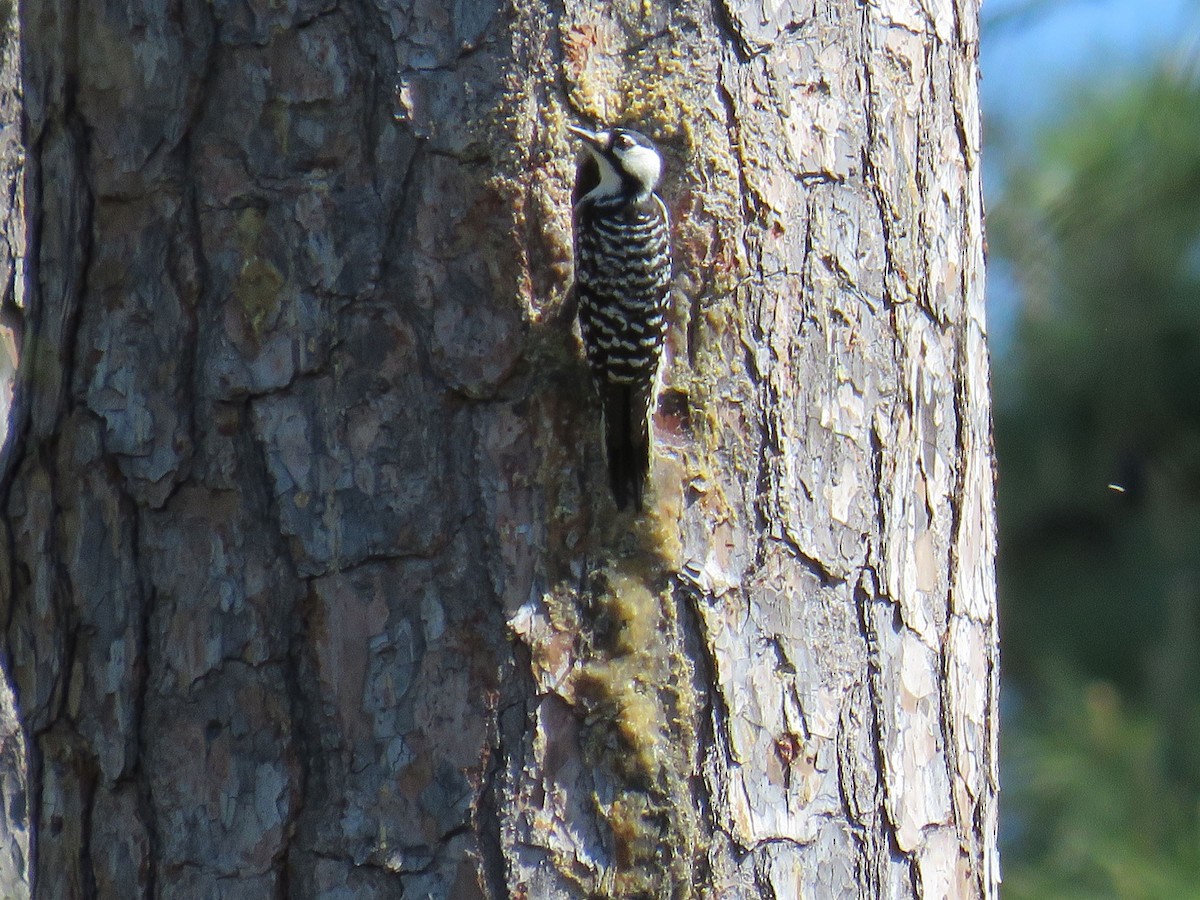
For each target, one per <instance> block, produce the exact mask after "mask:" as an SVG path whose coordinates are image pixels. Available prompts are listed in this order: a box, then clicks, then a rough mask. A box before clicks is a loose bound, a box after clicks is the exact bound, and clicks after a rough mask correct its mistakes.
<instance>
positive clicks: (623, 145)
mask: <svg viewBox="0 0 1200 900" xmlns="http://www.w3.org/2000/svg"><path fill="white" fill-rule="evenodd" d="M613 144H614V145H615V146H616V148H617V149H618V150H628V149H629V148H630V147H632V146H633V138H631V137H630V136H629V135H627V134H618V135H617V139H616V140H615V141H613Z"/></svg>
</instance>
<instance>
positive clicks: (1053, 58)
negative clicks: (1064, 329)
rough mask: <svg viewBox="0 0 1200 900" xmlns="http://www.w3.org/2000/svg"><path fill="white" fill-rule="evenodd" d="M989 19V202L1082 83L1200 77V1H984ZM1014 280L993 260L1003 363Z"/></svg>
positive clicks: (997, 342) (1015, 304)
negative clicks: (1012, 160)
mask: <svg viewBox="0 0 1200 900" xmlns="http://www.w3.org/2000/svg"><path fill="white" fill-rule="evenodd" d="M982 22H983V40H982V48H981V51H980V54H981V59H980V64H981V66H982V68H983V82H982V85H981V88H980V90H981V92H982V97H981V99H982V102H983V114H984V118H985V121H986V125H987V129H986V130H985V132H984V134H985V138H986V139H987V140H988V143H987V144H985V146H984V157H983V158H984V166H983V176H984V194H985V196H986V197H988V198H992V197H994V196H995V195H996V193H997V188H998V187H999V186H1000V183H1001V176H1002V173H1003V171H1004V154H1005V153H1006V152H1015V153H1019V152H1020V151H1021V149H1022V148H1029V147H1032V146H1034V144H1035V143H1036V139H1035V134H1036V131H1037V128H1038V126H1039V125H1040V124H1042V123H1045V122H1047V121H1050V120H1052V119H1053V118H1054V117H1055V115H1056V114H1057V113H1058V111H1059V110H1060V109H1061V108H1062V104H1063V103H1066V102H1070V95H1071V91H1072V90H1073V89H1075V88H1076V87H1077V86H1079V85H1103V84H1104V83H1105V82H1114V81H1119V80H1120V79H1121V78H1123V77H1127V76H1129V75H1130V74H1133V73H1136V72H1137V71H1138V70H1140V69H1146V68H1149V67H1153V66H1157V65H1161V64H1162V63H1163V62H1164V61H1167V62H1168V63H1169V64H1174V65H1176V66H1187V67H1188V68H1189V70H1190V71H1191V72H1193V73H1195V74H1196V76H1197V77H1200V0H986V2H985V3H984V5H983V13H982ZM1197 115H1200V110H1197ZM1012 276H1013V273H1012V272H1011V270H1009V269H1007V268H1006V263H1005V261H1004V260H1002V259H1000V258H998V257H997V256H992V257H991V259H990V260H989V263H988V300H987V305H988V323H989V331H990V332H991V337H992V341H991V347H992V354H993V357H994V358H995V361H996V364H997V366H998V367H999V366H1002V365H1003V362H1004V358H1005V356H1006V351H1007V350H1008V349H1009V347H1010V346H1011V340H1012V336H1013V327H1014V325H1015V323H1016V319H1017V313H1018V310H1019V307H1020V294H1019V290H1018V288H1017V285H1016V282H1015V281H1014V279H1013V277H1012Z"/></svg>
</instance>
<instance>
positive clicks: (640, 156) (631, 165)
mask: <svg viewBox="0 0 1200 900" xmlns="http://www.w3.org/2000/svg"><path fill="white" fill-rule="evenodd" d="M621 165H622V166H624V168H625V171H626V172H628V173H629V174H630V175H632V176H633V177H634V178H636V179H637V180H638V182H639V183H641V184H642V185H644V186H645V188H646V190H647V191H652V190H654V186H655V185H657V184H658V177H659V175H661V174H662V160H661V159H659V157H658V154H657V153H655V152H654V151H653V150H651V149H650V148H649V147H641V146H638V145H636V144H635V145H634V146H633V147H630V148H629V149H628V150H626V151H625V152H624V153H622V154H621Z"/></svg>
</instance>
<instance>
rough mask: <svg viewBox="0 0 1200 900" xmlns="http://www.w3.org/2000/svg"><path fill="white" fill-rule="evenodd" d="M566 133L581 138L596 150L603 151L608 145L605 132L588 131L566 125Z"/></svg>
mask: <svg viewBox="0 0 1200 900" xmlns="http://www.w3.org/2000/svg"><path fill="white" fill-rule="evenodd" d="M567 131H569V132H571V134H573V135H575V136H576V137H578V138H583V140H584V141H586V142H587V144H588V145H589V146H591V147H594V148H595V149H596V150H603V149H604V147H605V146H606V145H607V144H608V132H607V131H588V130H587V129H586V128H577V127H575V126H574V125H568V126H567Z"/></svg>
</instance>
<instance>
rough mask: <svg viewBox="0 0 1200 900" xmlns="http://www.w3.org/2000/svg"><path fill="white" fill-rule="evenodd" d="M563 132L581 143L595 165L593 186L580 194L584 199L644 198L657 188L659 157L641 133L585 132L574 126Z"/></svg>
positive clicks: (620, 131) (608, 130) (660, 167)
mask: <svg viewBox="0 0 1200 900" xmlns="http://www.w3.org/2000/svg"><path fill="white" fill-rule="evenodd" d="M567 130H568V131H570V132H571V133H572V134H574V135H575V136H577V137H579V138H582V139H583V142H584V145H585V146H586V147H587V149H588V151H589V152H590V153H591V155H592V159H594V160H595V163H596V168H597V172H596V173H595V174H596V176H597V177H596V178H595V179H594V180H595V183H594V185H591V186H588V187H587V189H586V190H585V191H584V192H583V193H585V194H586V195H587V196H589V197H592V198H593V199H601V198H605V197H616V196H622V195H624V196H644V195H646V194H649V193H651V192H652V191H653V190H654V189H655V188H656V187H657V186H658V179H659V177H660V176H661V175H662V157H661V156H660V155H659V153H658V148H656V147H655V146H654V142H653V141H651V140H650V138H648V137H646V136H645V135H644V134H642V133H641V132H638V131H632V130H630V129H628V128H610V129H607V130H605V131H588V130H587V129H586V128H576V127H575V126H574V125H568V126H567Z"/></svg>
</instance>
